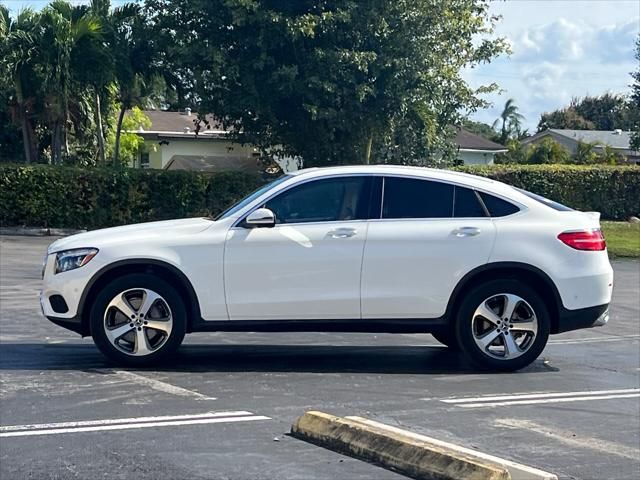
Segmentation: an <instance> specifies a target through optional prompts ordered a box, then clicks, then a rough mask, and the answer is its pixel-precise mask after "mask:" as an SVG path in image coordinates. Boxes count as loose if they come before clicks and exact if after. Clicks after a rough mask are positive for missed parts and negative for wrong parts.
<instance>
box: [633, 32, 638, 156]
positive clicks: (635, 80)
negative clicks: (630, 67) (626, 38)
mask: <svg viewBox="0 0 640 480" xmlns="http://www.w3.org/2000/svg"><path fill="white" fill-rule="evenodd" d="M636 60H637V61H638V69H637V70H636V71H635V72H632V73H631V77H632V78H633V85H632V86H631V88H632V94H631V104H632V105H633V109H634V111H635V112H636V116H635V125H634V126H633V128H632V130H633V134H632V135H631V148H632V149H634V150H638V151H640V35H638V38H636Z"/></svg>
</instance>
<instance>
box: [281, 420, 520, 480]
mask: <svg viewBox="0 0 640 480" xmlns="http://www.w3.org/2000/svg"><path fill="white" fill-rule="evenodd" d="M366 422H367V420H366V419H359V418H358V417H346V418H341V417H335V416H333V415H329V414H326V413H322V412H314V411H310V412H306V413H305V414H304V415H302V416H301V417H300V418H298V419H297V420H296V421H295V423H294V424H293V426H292V427H291V434H292V435H293V436H294V437H297V438H300V439H303V440H306V441H309V442H311V443H315V444H317V445H320V446H322V447H325V448H329V449H331V450H335V451H337V452H340V453H346V454H348V455H351V456H354V457H358V458H361V459H363V460H368V461H370V462H372V463H375V464H378V465H380V466H382V467H384V468H387V469H389V470H394V471H397V472H400V473H402V474H404V475H407V476H410V477H413V478H417V479H422V478H424V479H427V478H428V479H435V480H508V479H510V478H511V475H510V474H509V472H508V471H507V469H506V468H504V467H501V466H498V465H495V464H491V463H488V462H486V461H483V460H479V459H476V458H473V457H471V456H469V455H466V454H461V453H459V452H456V451H453V450H450V449H446V448H442V447H440V446H438V445H434V444H429V443H427V442H425V441H422V440H418V439H416V438H412V436H409V435H405V434H403V433H398V432H393V431H390V430H386V429H383V428H379V427H377V426H374V425H369V424H367V423H366ZM381 425H382V424H381Z"/></svg>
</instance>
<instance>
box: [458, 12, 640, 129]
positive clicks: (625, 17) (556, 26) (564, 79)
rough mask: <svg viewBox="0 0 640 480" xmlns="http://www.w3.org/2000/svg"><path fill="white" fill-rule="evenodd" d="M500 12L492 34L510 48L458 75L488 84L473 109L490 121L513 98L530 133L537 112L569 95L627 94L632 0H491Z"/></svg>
mask: <svg viewBox="0 0 640 480" xmlns="http://www.w3.org/2000/svg"><path fill="white" fill-rule="evenodd" d="M490 8H491V13H494V14H498V15H502V20H501V21H500V22H499V24H498V26H497V28H496V34H497V35H499V36H503V37H506V38H507V40H508V41H509V43H510V44H511V49H512V54H511V55H510V56H502V57H500V58H498V59H497V60H494V61H493V62H491V63H490V64H488V65H483V66H480V67H478V68H476V69H473V70H471V71H466V72H465V73H464V77H465V79H466V80H467V81H468V82H469V83H470V84H471V85H472V86H474V87H477V86H480V85H482V84H487V83H491V82H496V83H497V84H498V85H499V86H500V88H501V89H502V92H501V93H500V94H499V95H496V94H493V95H490V96H488V97H486V99H487V100H489V101H491V102H492V103H493V106H492V107H490V108H488V109H486V110H482V111H479V112H477V113H476V114H475V115H473V118H474V119H475V120H479V121H484V122H486V123H489V124H491V123H492V122H493V121H494V120H495V119H496V118H498V116H499V115H500V111H501V107H503V106H504V103H505V102H506V101H507V100H508V99H509V98H513V99H514V100H515V102H516V104H517V105H518V106H519V108H520V110H521V112H522V114H523V115H524V116H525V118H526V121H525V122H524V123H525V127H526V128H529V129H530V130H531V131H535V129H536V126H537V124H538V121H539V119H540V115H541V113H543V112H545V111H553V110H555V109H558V108H562V107H563V106H566V105H567V104H568V103H569V102H570V100H571V98H572V97H583V96H585V95H600V94H602V93H605V92H613V93H629V92H630V87H629V85H630V84H631V81H632V79H631V76H630V75H629V72H632V71H634V70H637V69H638V64H637V61H636V60H635V59H634V45H635V39H636V38H637V36H638V33H639V32H640V1H638V0H589V1H583V0H507V1H495V2H493V3H492V4H491V7H490Z"/></svg>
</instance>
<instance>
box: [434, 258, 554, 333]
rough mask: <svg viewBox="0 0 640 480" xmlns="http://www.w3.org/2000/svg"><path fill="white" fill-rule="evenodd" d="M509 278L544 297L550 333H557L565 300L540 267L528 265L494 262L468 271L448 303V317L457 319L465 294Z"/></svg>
mask: <svg viewBox="0 0 640 480" xmlns="http://www.w3.org/2000/svg"><path fill="white" fill-rule="evenodd" d="M510 278H513V279H517V280H521V281H525V282H526V283H527V284H528V285H529V286H531V287H533V288H534V289H535V290H536V291H537V292H538V293H539V294H540V295H541V297H542V299H543V300H544V302H545V304H546V305H547V309H548V310H549V315H551V333H558V331H559V323H560V311H561V309H562V298H561V297H560V293H559V292H558V288H557V287H556V285H555V283H553V280H551V278H550V277H549V275H547V274H546V273H545V272H544V271H542V270H541V269H539V268H538V267H535V266H533V265H529V264H527V263H519V262H495V263H489V264H486V265H482V266H480V267H477V268H475V269H473V270H471V271H470V272H468V273H467V274H466V275H465V276H464V277H462V279H461V280H460V281H459V282H458V284H457V285H456V287H455V288H454V289H453V292H452V294H451V297H450V298H449V303H448V304H447V313H446V316H447V318H449V319H452V320H453V319H454V318H455V315H456V314H457V311H458V308H459V307H460V303H461V301H462V299H463V298H464V295H465V293H466V292H468V291H469V290H470V289H472V288H473V287H474V286H476V285H479V284H480V283H483V282H486V281H490V280H498V279H510ZM452 320H451V321H452Z"/></svg>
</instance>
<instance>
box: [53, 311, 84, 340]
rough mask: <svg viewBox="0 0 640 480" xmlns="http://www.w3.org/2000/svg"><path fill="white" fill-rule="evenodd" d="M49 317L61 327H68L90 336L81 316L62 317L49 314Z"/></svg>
mask: <svg viewBox="0 0 640 480" xmlns="http://www.w3.org/2000/svg"><path fill="white" fill-rule="evenodd" d="M47 319H49V320H50V321H51V322H53V323H55V324H56V325H58V326H59V327H63V328H66V329H67V330H71V331H72V332H76V333H79V334H80V335H82V336H83V337H86V336H88V335H89V334H90V333H89V332H88V331H86V328H85V327H84V326H83V325H82V321H81V320H80V318H79V317H71V318H61V317H54V316H52V315H47Z"/></svg>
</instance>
